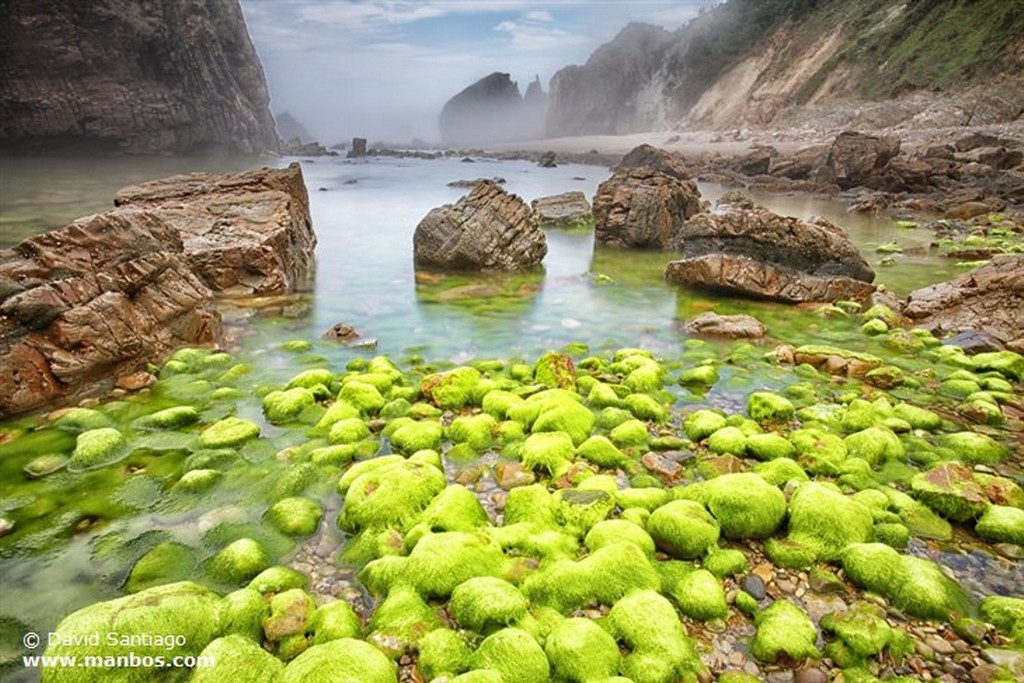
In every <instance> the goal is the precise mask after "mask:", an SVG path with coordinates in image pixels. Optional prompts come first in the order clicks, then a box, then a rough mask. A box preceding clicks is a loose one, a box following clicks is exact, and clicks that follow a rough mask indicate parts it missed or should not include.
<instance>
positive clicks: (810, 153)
mask: <svg viewBox="0 0 1024 683" xmlns="http://www.w3.org/2000/svg"><path fill="white" fill-rule="evenodd" d="M827 160H828V148H827V147H820V146H819V147H807V148H805V149H802V150H800V151H798V152H796V153H794V154H793V155H791V156H788V157H783V158H776V159H773V160H772V165H771V170H770V173H771V174H772V175H773V176H776V177H778V178H789V179H790V180H808V179H810V177H811V174H812V173H813V172H814V170H815V169H818V168H822V167H824V166H825V164H826V162H827Z"/></svg>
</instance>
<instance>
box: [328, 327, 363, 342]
mask: <svg viewBox="0 0 1024 683" xmlns="http://www.w3.org/2000/svg"><path fill="white" fill-rule="evenodd" d="M362 336H363V335H362V333H360V332H359V330H357V329H356V328H354V327H352V326H351V325H349V324H348V323H335V324H334V325H331V328H330V329H329V330H327V331H326V332H324V333H323V334H322V335H321V336H320V338H321V339H326V340H327V341H340V342H345V343H346V344H348V343H351V342H354V341H356V340H358V339H360V338H362Z"/></svg>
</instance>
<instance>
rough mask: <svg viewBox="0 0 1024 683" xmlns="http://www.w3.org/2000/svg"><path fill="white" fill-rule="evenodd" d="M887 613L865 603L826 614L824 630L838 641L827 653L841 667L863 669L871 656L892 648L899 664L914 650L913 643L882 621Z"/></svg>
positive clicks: (827, 649)
mask: <svg viewBox="0 0 1024 683" xmlns="http://www.w3.org/2000/svg"><path fill="white" fill-rule="evenodd" d="M879 612H881V613H882V614H884V612H883V611H882V610H880V609H878V608H875V607H873V606H869V605H867V604H865V603H861V604H859V605H857V606H855V607H854V608H853V609H849V610H847V611H845V612H838V613H832V614H826V615H824V616H823V617H822V618H821V621H820V625H821V628H822V630H823V631H825V632H826V633H830V634H833V635H834V636H835V640H834V641H832V642H831V643H829V644H828V645H826V647H825V653H826V654H827V655H828V656H829V657H831V658H832V660H833V661H834V662H836V663H837V664H838V665H839V666H842V667H844V668H848V667H863V666H865V664H866V660H867V658H868V657H874V656H877V655H880V654H882V651H883V650H886V649H888V650H889V654H890V655H891V656H892V658H893V659H894V660H895V661H897V662H898V661H900V660H901V659H902V658H903V656H904V655H906V654H908V653H910V652H912V651H913V649H914V644H913V641H911V640H910V638H909V637H908V636H907V635H906V634H905V633H903V631H900V630H899V629H894V628H892V627H891V626H889V624H888V622H886V620H885V619H884V618H882V614H879Z"/></svg>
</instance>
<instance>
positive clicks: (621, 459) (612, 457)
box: [576, 434, 631, 468]
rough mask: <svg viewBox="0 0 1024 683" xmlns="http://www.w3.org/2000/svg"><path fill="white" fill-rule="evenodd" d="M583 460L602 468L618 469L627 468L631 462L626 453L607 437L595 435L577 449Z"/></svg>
mask: <svg viewBox="0 0 1024 683" xmlns="http://www.w3.org/2000/svg"><path fill="white" fill-rule="evenodd" d="M576 453H577V454H578V455H579V456H580V457H581V458H586V459H587V460H589V461H590V462H592V463H594V464H595V465H598V466H600V467H608V468H616V467H626V466H627V465H628V464H629V463H630V462H631V460H630V459H629V457H627V456H626V454H625V453H623V452H622V451H620V450H619V449H618V448H617V447H616V446H615V444H613V443H612V442H611V440H610V439H609V438H608V437H606V436H601V435H599V434H595V435H594V436H592V437H590V438H589V439H587V440H586V441H584V442H583V443H581V444H580V445H579V447H578V448H577V449H576Z"/></svg>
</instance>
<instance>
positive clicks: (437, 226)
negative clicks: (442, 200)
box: [413, 180, 548, 271]
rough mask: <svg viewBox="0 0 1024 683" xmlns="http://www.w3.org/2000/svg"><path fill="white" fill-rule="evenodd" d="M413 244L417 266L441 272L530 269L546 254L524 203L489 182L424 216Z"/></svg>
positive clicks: (543, 241)
mask: <svg viewBox="0 0 1024 683" xmlns="http://www.w3.org/2000/svg"><path fill="white" fill-rule="evenodd" d="M413 246H414V254H415V261H416V266H417V267H434V268H441V269H444V270H509V271H517V270H528V269H530V268H533V267H534V266H536V265H538V264H539V263H540V262H541V260H542V259H543V258H544V255H545V254H547V251H548V245H547V239H546V238H545V236H544V233H543V232H542V231H541V230H540V228H539V227H537V219H536V217H535V216H534V215H533V211H531V210H530V207H529V206H527V205H526V202H524V201H523V200H522V199H520V198H519V197H517V196H516V195H514V194H509V193H507V192H505V191H504V190H502V189H501V188H500V187H499V186H498V185H497V184H495V183H493V182H491V181H488V180H485V181H482V182H480V183H478V184H477V185H476V187H474V188H473V190H472V191H471V192H470V193H469V194H468V195H466V196H465V197H463V198H462V199H460V200H459V201H457V202H456V203H455V204H445V205H444V206H441V207H438V208H436V209H433V210H432V211H431V212H430V213H428V214H427V215H426V216H425V217H424V218H423V220H421V221H420V223H419V225H417V226H416V232H415V234H414V235H413Z"/></svg>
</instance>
